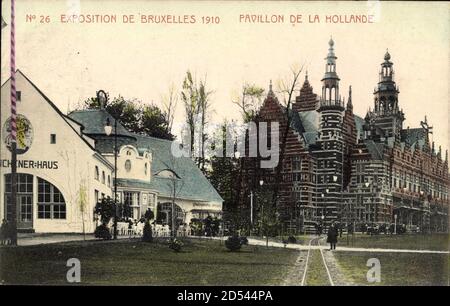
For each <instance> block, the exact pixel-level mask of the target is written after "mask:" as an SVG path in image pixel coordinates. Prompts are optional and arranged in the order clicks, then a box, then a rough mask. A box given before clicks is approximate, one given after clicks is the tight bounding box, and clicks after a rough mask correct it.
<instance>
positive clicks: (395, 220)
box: [394, 214, 397, 235]
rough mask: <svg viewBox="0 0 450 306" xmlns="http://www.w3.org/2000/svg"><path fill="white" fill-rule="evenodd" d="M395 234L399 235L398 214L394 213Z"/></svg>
mask: <svg viewBox="0 0 450 306" xmlns="http://www.w3.org/2000/svg"><path fill="white" fill-rule="evenodd" d="M394 234H395V235H397V214H395V215H394Z"/></svg>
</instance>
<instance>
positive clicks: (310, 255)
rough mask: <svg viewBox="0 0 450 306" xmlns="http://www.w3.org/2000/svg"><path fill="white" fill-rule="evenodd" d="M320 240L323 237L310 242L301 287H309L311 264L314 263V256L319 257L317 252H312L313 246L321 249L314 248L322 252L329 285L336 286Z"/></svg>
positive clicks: (321, 255)
mask: <svg viewBox="0 0 450 306" xmlns="http://www.w3.org/2000/svg"><path fill="white" fill-rule="evenodd" d="M320 239H321V237H314V238H312V239H311V240H310V241H309V244H308V253H307V255H306V263H305V269H304V271H303V276H302V282H301V286H306V285H307V278H308V270H309V268H310V262H312V261H313V260H312V259H313V257H314V256H317V255H318V254H317V252H312V246H318V247H319V248H314V249H315V250H316V251H318V252H320V257H321V262H322V265H323V267H324V268H325V271H326V274H327V278H328V282H329V285H331V286H334V282H333V278H332V277H331V273H330V269H329V268H328V265H327V263H326V260H325V256H324V254H323V249H322V248H320Z"/></svg>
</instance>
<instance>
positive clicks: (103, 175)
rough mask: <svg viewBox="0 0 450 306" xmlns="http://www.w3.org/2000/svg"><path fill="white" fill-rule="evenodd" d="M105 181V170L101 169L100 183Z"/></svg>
mask: <svg viewBox="0 0 450 306" xmlns="http://www.w3.org/2000/svg"><path fill="white" fill-rule="evenodd" d="M104 183H105V171H102V184H104Z"/></svg>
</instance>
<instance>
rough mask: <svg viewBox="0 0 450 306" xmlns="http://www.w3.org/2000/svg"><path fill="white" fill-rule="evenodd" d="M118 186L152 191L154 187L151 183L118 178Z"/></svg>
mask: <svg viewBox="0 0 450 306" xmlns="http://www.w3.org/2000/svg"><path fill="white" fill-rule="evenodd" d="M117 186H118V187H131V188H146V189H152V187H153V186H152V185H151V184H150V182H146V181H143V180H135V179H123V178H117Z"/></svg>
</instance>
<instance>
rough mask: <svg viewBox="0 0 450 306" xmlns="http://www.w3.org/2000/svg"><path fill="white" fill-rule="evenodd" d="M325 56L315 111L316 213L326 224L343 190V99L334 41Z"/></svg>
mask: <svg viewBox="0 0 450 306" xmlns="http://www.w3.org/2000/svg"><path fill="white" fill-rule="evenodd" d="M328 45H329V48H328V55H327V57H326V58H325V61H326V65H325V74H324V76H323V78H322V96H321V97H320V103H319V108H318V112H319V114H320V120H319V130H318V139H317V144H318V147H319V148H320V149H319V150H318V151H316V152H315V155H316V157H317V164H318V166H317V193H318V195H319V199H320V200H319V203H318V209H319V212H318V213H319V214H322V215H323V216H324V220H325V223H326V224H330V223H331V222H333V221H335V220H337V218H338V212H339V211H340V210H341V208H342V207H340V205H341V204H342V201H341V194H342V192H343V190H344V179H343V177H344V175H343V174H344V159H345V156H344V150H345V149H344V147H345V139H344V133H343V126H344V125H343V123H344V111H345V107H344V103H343V101H342V99H341V97H340V94H339V80H340V79H339V77H338V75H337V73H336V59H337V57H336V55H335V53H334V41H333V39H332V38H331V39H330V41H329V42H328Z"/></svg>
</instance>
